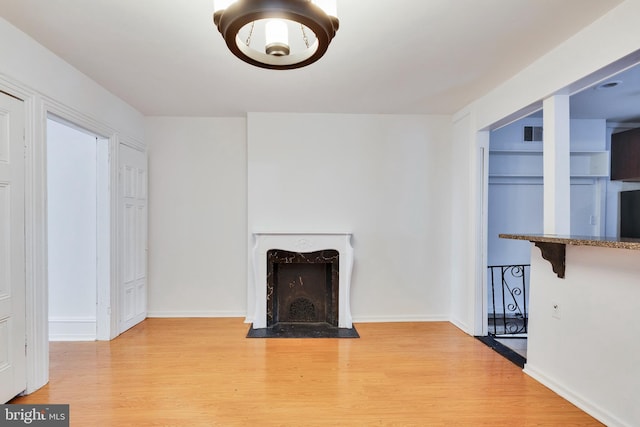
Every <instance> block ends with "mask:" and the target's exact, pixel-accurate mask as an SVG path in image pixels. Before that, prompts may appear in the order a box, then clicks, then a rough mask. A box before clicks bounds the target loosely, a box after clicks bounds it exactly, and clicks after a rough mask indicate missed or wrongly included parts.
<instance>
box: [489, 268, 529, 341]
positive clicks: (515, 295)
mask: <svg viewBox="0 0 640 427" xmlns="http://www.w3.org/2000/svg"><path fill="white" fill-rule="evenodd" d="M488 269H489V272H488V273H489V283H490V285H489V310H488V311H489V319H488V320H489V321H488V324H489V335H493V336H513V335H519V336H526V334H527V327H528V320H529V313H528V311H527V306H528V304H529V290H528V280H529V264H520V265H490V266H489V267H488Z"/></svg>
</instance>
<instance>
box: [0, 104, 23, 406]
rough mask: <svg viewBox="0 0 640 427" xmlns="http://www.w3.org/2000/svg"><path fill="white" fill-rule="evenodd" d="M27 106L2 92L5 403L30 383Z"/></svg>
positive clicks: (0, 252)
mask: <svg viewBox="0 0 640 427" xmlns="http://www.w3.org/2000/svg"><path fill="white" fill-rule="evenodd" d="M24 144H25V143H24V106H23V103H22V101H20V100H18V99H15V98H13V97H11V96H9V95H7V94H5V93H2V92H0V403H5V402H7V401H8V400H9V399H11V398H12V397H14V396H15V395H17V394H18V393H20V392H22V391H23V390H24V389H25V388H26V357H25V320H26V317H25V313H26V312H25V253H24V251H25V246H24V175H25V169H24V168H25V166H24V156H25V151H24V150H25V149H24Z"/></svg>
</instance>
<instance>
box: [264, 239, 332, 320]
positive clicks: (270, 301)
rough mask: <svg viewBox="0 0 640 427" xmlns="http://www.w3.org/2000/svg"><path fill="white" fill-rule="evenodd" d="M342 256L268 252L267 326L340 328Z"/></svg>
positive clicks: (327, 253) (323, 252)
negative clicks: (301, 325)
mask: <svg viewBox="0 0 640 427" xmlns="http://www.w3.org/2000/svg"><path fill="white" fill-rule="evenodd" d="M338 279H339V253H338V251H336V250H332V249H331V250H322V251H316V252H309V253H302V252H290V251H285V250H281V249H270V250H269V251H267V327H274V326H276V325H280V326H282V325H287V324H309V325H311V324H325V325H327V326H330V327H335V328H337V327H338V295H339V281H338Z"/></svg>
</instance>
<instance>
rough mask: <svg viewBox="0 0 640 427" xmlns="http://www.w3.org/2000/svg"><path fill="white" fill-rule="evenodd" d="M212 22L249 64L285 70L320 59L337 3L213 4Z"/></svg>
mask: <svg viewBox="0 0 640 427" xmlns="http://www.w3.org/2000/svg"><path fill="white" fill-rule="evenodd" d="M213 5H214V13H213V22H214V24H215V25H216V27H218V30H219V31H220V34H222V37H223V38H224V40H225V42H226V43H227V47H228V48H229V50H231V52H232V53H233V54H234V55H235V56H237V57H238V58H240V59H242V60H243V61H245V62H248V63H249V64H252V65H255V66H257V67H262V68H270V69H274V70H288V69H292V68H300V67H304V66H306V65H309V64H313V63H314V62H316V61H317V60H318V59H320V58H321V57H322V56H323V55H324V54H325V52H326V51H327V48H328V47H329V43H331V40H332V39H333V37H334V36H335V34H336V31H338V26H339V21H338V17H337V16H338V15H337V7H336V0H235V1H234V0H214V2H213Z"/></svg>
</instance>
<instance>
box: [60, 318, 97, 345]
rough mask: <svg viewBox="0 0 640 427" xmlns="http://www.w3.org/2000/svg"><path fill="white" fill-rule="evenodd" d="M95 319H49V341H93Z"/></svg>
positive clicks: (94, 337)
mask: <svg viewBox="0 0 640 427" xmlns="http://www.w3.org/2000/svg"><path fill="white" fill-rule="evenodd" d="M95 340H96V318H95V317H51V318H49V341H95Z"/></svg>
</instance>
